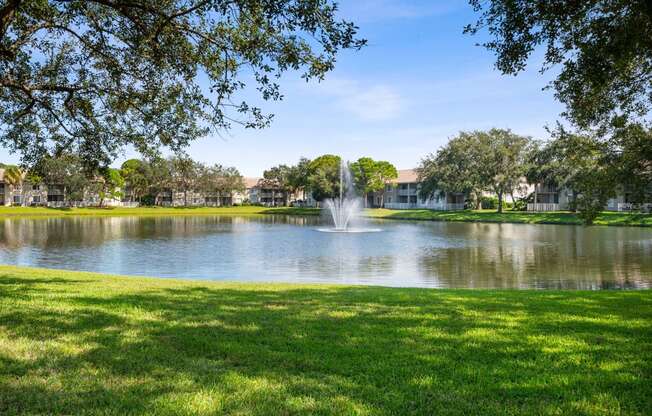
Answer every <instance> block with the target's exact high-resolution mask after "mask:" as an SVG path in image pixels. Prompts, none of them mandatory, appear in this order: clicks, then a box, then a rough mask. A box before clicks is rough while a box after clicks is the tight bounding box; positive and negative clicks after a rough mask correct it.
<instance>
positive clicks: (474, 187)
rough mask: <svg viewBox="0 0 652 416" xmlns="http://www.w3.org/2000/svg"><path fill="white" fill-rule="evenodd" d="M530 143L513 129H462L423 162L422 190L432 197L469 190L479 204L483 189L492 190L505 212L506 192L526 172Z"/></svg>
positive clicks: (515, 184)
mask: <svg viewBox="0 0 652 416" xmlns="http://www.w3.org/2000/svg"><path fill="white" fill-rule="evenodd" d="M529 143H530V139H529V138H528V137H523V136H519V135H517V134H514V133H512V132H511V131H510V130H503V129H491V130H488V131H472V132H461V133H460V134H459V135H458V136H457V137H455V138H453V139H451V140H450V141H449V142H448V144H446V146H444V147H443V148H441V149H440V150H439V151H438V152H437V153H436V154H435V155H429V156H427V157H426V158H425V159H424V160H423V161H422V162H421V166H420V167H419V169H418V172H419V177H420V180H421V182H422V184H421V192H422V194H424V195H426V196H429V197H432V196H435V195H436V194H437V193H438V192H455V193H458V192H460V193H465V194H470V195H473V196H474V199H475V201H476V204H477V205H476V206H477V207H478V208H480V206H481V205H480V198H481V196H482V192H483V191H491V192H494V193H495V194H496V195H497V196H498V212H502V207H503V198H504V196H505V195H506V194H510V193H513V190H514V189H515V188H516V187H517V186H518V185H519V183H520V181H521V178H522V177H523V175H525V167H526V156H527V149H528V144H529Z"/></svg>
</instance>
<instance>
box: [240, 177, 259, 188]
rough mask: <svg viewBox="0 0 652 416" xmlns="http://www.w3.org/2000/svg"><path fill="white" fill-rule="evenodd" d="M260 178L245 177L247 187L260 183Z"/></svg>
mask: <svg viewBox="0 0 652 416" xmlns="http://www.w3.org/2000/svg"><path fill="white" fill-rule="evenodd" d="M258 181H260V178H244V183H245V188H247V189H250V188H254V187H255V186H256V185H258Z"/></svg>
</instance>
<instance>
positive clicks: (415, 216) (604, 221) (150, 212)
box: [0, 206, 652, 227]
mask: <svg viewBox="0 0 652 416" xmlns="http://www.w3.org/2000/svg"><path fill="white" fill-rule="evenodd" d="M320 213H321V210H320V209H319V208H292V207H279V208H267V207H259V206H239V207H196V208H193V207H187V208H186V207H179V208H165V207H138V208H43V207H0V218H3V217H4V218H8V217H44V216H69V215H73V216H105V215H106V216H157V215H161V216H168V215H265V214H279V215H320ZM364 215H365V216H367V217H370V218H382V219H396V220H422V221H463V222H495V223H527V224H573V225H578V224H582V221H581V220H580V219H579V218H577V215H575V214H574V213H572V212H568V211H558V212H523V211H505V212H503V213H501V214H499V213H497V212H496V211H495V210H482V211H470V210H467V211H431V210H427V209H412V210H390V209H368V210H365V213H364ZM595 224H596V225H619V226H639V227H652V214H638V213H628V212H603V213H602V214H600V215H599V216H598V218H597V219H596V220H595Z"/></svg>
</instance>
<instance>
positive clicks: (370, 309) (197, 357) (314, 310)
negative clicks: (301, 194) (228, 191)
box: [0, 266, 652, 415]
mask: <svg viewBox="0 0 652 416" xmlns="http://www.w3.org/2000/svg"><path fill="white" fill-rule="evenodd" d="M0 414H2V415H13V414H75V415H77V414H102V415H107V414H111V415H123V414H142V415H145V414H147V415H149V414H173V415H197V414H241V415H278V414H328V415H330V414H332V415H343V414H378V415H395V414H422V415H443V414H459V415H469V414H495V415H503V414H513V415H521V414H550V415H553V414H554V415H560V414H573V415H634V414H636V415H649V414H652V291H649V290H648V291H636V292H634V291H630V292H627V291H602V292H578V291H487V290H427V289H390V288H377V287H354V286H317V285H287V284H237V283H209V282H190V281H179V280H166V279H145V278H124V277H110V276H105V275H98V274H91V273H79V272H64V271H54V270H43V269H29V268H17V267H8V266H1V267H0Z"/></svg>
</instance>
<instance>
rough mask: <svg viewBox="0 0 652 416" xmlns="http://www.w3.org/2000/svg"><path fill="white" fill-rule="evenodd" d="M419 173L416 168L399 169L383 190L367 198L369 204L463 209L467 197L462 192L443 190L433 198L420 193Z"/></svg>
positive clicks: (371, 205)
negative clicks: (394, 177)
mask: <svg viewBox="0 0 652 416" xmlns="http://www.w3.org/2000/svg"><path fill="white" fill-rule="evenodd" d="M420 189H421V185H420V184H419V178H418V174H417V172H416V171H415V170H414V169H404V170H399V171H398V177H397V178H396V179H395V180H393V181H391V182H389V183H387V184H386V185H385V189H384V190H383V191H382V192H375V193H373V194H372V195H369V196H368V198H367V206H370V207H384V208H389V209H432V210H438V211H451V210H461V209H464V207H465V200H466V197H465V195H464V194H462V193H452V192H441V193H439V194H437V195H435V196H434V197H432V198H426V197H425V196H423V195H421V194H420Z"/></svg>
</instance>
